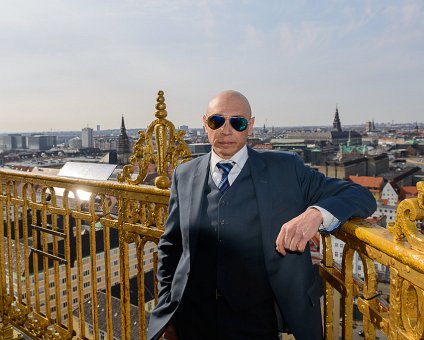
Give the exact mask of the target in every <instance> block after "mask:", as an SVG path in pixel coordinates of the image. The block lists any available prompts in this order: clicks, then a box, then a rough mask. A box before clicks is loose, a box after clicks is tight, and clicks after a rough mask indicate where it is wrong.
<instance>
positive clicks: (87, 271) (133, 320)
mask: <svg viewBox="0 0 424 340" xmlns="http://www.w3.org/2000/svg"><path fill="white" fill-rule="evenodd" d="M155 116H156V119H155V120H154V121H153V122H152V123H151V124H150V126H149V127H148V128H147V130H146V132H143V131H140V132H139V135H140V138H139V140H138V141H137V143H136V144H135V146H134V153H133V156H132V157H131V158H130V162H131V164H129V165H127V166H125V167H124V171H123V173H122V175H121V176H119V178H118V180H119V182H111V181H94V180H81V179H75V178H65V177H58V176H46V175H37V174H32V173H24V172H17V171H7V170H1V171H0V205H1V207H0V235H1V236H2V237H0V292H1V297H0V322H1V323H0V339H3V338H5V339H12V338H19V333H17V332H16V330H18V331H19V332H21V333H23V334H26V335H28V336H30V337H32V338H34V339H71V338H74V339H99V338H100V337H104V338H106V339H114V338H119V339H135V338H140V339H145V333H146V314H147V313H146V310H145V308H144V306H145V303H146V301H145V272H146V271H147V269H152V270H153V271H154V272H156V263H157V255H156V254H157V252H156V247H155V245H156V244H157V242H158V240H159V237H160V235H161V234H162V232H163V229H164V221H165V219H166V217H167V207H168V200H169V185H170V181H169V179H168V174H169V173H170V172H171V171H172V169H173V168H174V167H175V166H176V165H177V164H178V163H180V162H184V161H186V160H188V159H189V156H190V152H189V151H188V147H187V145H186V144H185V142H184V140H183V135H184V132H181V131H176V130H175V127H174V125H173V124H172V123H171V122H170V121H168V120H167V119H166V116H167V112H166V105H165V99H164V96H163V92H162V91H159V94H158V97H157V104H156V113H155ZM151 164H154V165H155V172H156V174H157V176H156V179H155V184H156V185H155V186H146V185H140V184H141V183H142V182H143V181H144V179H145V178H146V176H147V175H148V169H149V165H151ZM150 170H151V169H150ZM81 191H84V192H86V193H89V199H88V200H84V199H83V198H82V195H81ZM131 278H135V280H136V285H137V292H138V293H137V299H136V300H137V302H138V306H139V308H134V307H131V304H130V298H131V295H133V294H134V293H133V292H131V289H132V288H131V286H130V279H131ZM154 280H155V279H154ZM117 284H120V294H119V295H120V304H119V305H118V306H116V304H115V303H114V302H115V299H113V298H112V289H113V287H114V286H116V285H117ZM154 287H156V282H154ZM99 291H103V295H99V294H100V293H99ZM156 298H157V292H156V289H154V299H155V300H156ZM100 300H105V301H104V305H103V306H104V308H103V307H100V304H99V303H100ZM99 318H102V319H104V320H103V322H102V324H105V325H106V329H102V330H101V329H99V324H100V322H99ZM87 319H88V320H87Z"/></svg>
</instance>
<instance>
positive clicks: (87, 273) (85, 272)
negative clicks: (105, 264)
mask: <svg viewBox="0 0 424 340" xmlns="http://www.w3.org/2000/svg"><path fill="white" fill-rule="evenodd" d="M82 275H83V276H87V275H90V271H89V270H84V272H83V273H82Z"/></svg>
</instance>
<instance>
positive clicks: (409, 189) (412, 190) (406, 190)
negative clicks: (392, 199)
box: [400, 185, 418, 195]
mask: <svg viewBox="0 0 424 340" xmlns="http://www.w3.org/2000/svg"><path fill="white" fill-rule="evenodd" d="M400 192H401V193H402V194H407V195H418V190H417V187H415V186H412V185H411V186H409V185H405V186H404V187H401V188H400Z"/></svg>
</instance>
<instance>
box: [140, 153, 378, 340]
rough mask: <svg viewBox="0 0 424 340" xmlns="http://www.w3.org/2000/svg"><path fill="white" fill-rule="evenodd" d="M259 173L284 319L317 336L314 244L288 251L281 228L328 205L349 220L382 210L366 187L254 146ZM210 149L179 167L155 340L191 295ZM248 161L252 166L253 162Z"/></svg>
mask: <svg viewBox="0 0 424 340" xmlns="http://www.w3.org/2000/svg"><path fill="white" fill-rule="evenodd" d="M248 155H249V160H248V163H250V166H251V175H252V179H253V183H254V189H255V192H256V199H257V204H258V210H259V215H260V216H259V217H260V221H261V230H262V240H263V249H264V259H265V265H266V270H267V273H268V277H269V281H270V284H271V287H272V290H273V293H274V296H275V299H276V303H277V305H278V309H279V311H280V312H281V314H282V317H283V319H284V323H285V326H286V328H287V329H289V330H290V331H291V332H293V334H294V335H295V337H296V338H297V339H302V338H303V339H313V338H314V337H316V334H315V335H313V333H312V332H316V329H317V328H316V327H315V328H314V327H309V325H317V324H318V326H319V327H320V324H321V319H320V317H319V315H320V314H319V310H320V307H319V297H320V289H319V283H318V281H317V279H316V275H314V272H313V268H312V265H311V257H310V252H309V248H307V249H306V250H305V252H303V253H288V254H287V255H286V256H281V255H280V254H278V253H277V252H276V251H275V240H276V238H277V235H278V233H279V231H280V229H281V226H282V225H283V224H284V223H286V222H287V221H289V220H291V219H292V218H294V217H296V216H298V215H299V214H301V213H302V212H304V211H305V210H306V209H307V208H308V207H309V206H311V205H317V206H320V207H322V208H324V209H326V210H327V211H329V212H330V213H332V214H333V215H334V216H335V217H337V218H338V219H339V221H340V222H341V223H344V222H345V221H346V220H347V219H349V218H350V217H353V216H357V217H367V216H369V215H370V214H371V213H372V212H373V211H374V210H375V208H376V203H375V199H374V198H373V196H372V195H371V193H370V192H369V191H368V190H366V189H365V188H363V187H361V186H358V185H356V184H352V183H350V182H346V181H340V180H337V179H333V178H328V177H325V176H324V175H323V174H321V173H319V172H317V171H315V170H312V169H311V168H309V167H307V166H305V165H304V164H303V162H302V161H301V160H300V159H299V157H298V156H296V155H294V154H291V153H284V152H269V151H268V152H256V151H254V150H252V149H250V148H249V149H248ZM209 159H210V154H208V155H205V156H202V157H199V158H196V159H194V160H192V161H190V162H187V163H184V164H182V165H180V166H178V167H177V168H176V170H175V172H174V175H173V180H172V187H171V195H170V201H169V215H168V219H167V222H166V228H165V232H164V234H163V235H162V237H161V239H160V241H159V244H158V255H159V263H158V273H157V277H158V281H159V298H158V304H157V306H156V308H155V310H154V311H153V312H152V315H151V317H150V321H149V326H148V339H158V338H159V337H160V335H161V334H162V332H163V330H164V327H165V326H166V324H167V323H168V322H169V321H170V319H171V317H172V315H173V314H174V312H175V310H176V309H177V307H178V304H179V302H180V300H181V298H182V296H183V292H184V288H185V286H186V283H187V279H188V277H189V275H190V263H191V262H192V260H193V258H195V256H196V238H197V233H198V227H199V219H200V216H199V214H198V212H199V211H200V210H201V209H200V208H201V204H202V201H203V198H204V197H202V196H203V192H204V186H205V185H207V184H206V183H207V175H208V174H209V169H208V167H209ZM248 163H246V165H247V164H248Z"/></svg>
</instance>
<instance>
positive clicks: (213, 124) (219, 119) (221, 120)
mask: <svg viewBox="0 0 424 340" xmlns="http://www.w3.org/2000/svg"><path fill="white" fill-rule="evenodd" d="M229 120H230V124H231V126H232V127H233V129H234V130H236V131H238V132H242V131H244V130H246V129H247V126H248V125H249V121H248V120H247V119H246V118H244V117H230V118H229ZM206 123H207V124H208V126H209V127H210V128H211V129H212V130H216V129H219V128H220V127H221V126H223V125H224V124H225V117H223V116H218V115H212V116H209V117H208V119H207V120H206Z"/></svg>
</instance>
